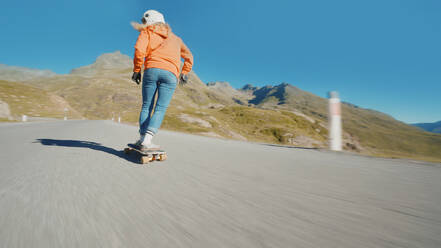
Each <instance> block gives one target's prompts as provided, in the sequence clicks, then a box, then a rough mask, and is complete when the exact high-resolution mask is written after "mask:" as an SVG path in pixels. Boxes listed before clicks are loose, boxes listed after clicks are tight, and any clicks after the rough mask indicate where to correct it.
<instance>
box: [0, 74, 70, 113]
mask: <svg viewBox="0 0 441 248" xmlns="http://www.w3.org/2000/svg"><path fill="white" fill-rule="evenodd" d="M0 99H1V100H2V101H4V102H6V103H7V104H8V105H9V109H10V111H11V115H12V116H14V117H15V118H19V117H20V116H21V115H28V116H36V117H49V118H63V117H64V107H62V106H60V105H58V104H57V103H56V102H54V101H53V98H51V95H50V94H48V93H47V92H46V91H45V90H42V89H38V88H35V87H31V86H29V85H25V84H22V83H17V82H8V81H0Z"/></svg>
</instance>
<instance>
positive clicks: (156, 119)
mask: <svg viewBox="0 0 441 248" xmlns="http://www.w3.org/2000/svg"><path fill="white" fill-rule="evenodd" d="M160 70H161V72H160V73H159V85H158V100H157V102H156V106H155V111H154V112H153V116H152V118H151V119H150V122H149V124H148V127H147V130H149V131H151V132H153V133H157V132H158V130H159V128H160V127H161V124H162V120H163V119H164V115H165V112H166V110H167V107H168V105H169V104H170V101H171V99H172V97H173V93H174V91H175V89H176V84H177V81H178V80H177V78H176V76H175V75H174V74H173V73H171V72H169V71H166V70H162V69H160Z"/></svg>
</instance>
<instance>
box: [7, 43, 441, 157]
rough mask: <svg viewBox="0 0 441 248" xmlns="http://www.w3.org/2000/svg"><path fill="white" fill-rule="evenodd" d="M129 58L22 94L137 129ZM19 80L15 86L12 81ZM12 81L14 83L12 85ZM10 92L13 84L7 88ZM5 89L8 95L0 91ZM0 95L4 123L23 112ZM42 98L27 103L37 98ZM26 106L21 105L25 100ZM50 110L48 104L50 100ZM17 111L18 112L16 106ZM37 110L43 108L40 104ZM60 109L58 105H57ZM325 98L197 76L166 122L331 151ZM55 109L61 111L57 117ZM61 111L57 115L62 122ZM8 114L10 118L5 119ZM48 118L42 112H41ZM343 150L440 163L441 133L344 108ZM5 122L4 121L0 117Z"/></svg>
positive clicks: (102, 59) (181, 91) (106, 59)
mask: <svg viewBox="0 0 441 248" xmlns="http://www.w3.org/2000/svg"><path fill="white" fill-rule="evenodd" d="M131 64H132V61H131V59H130V57H128V56H126V55H123V54H121V53H120V52H115V53H109V54H103V55H101V56H99V57H98V58H97V59H96V61H95V62H94V63H93V64H91V65H87V66H83V67H80V68H77V69H73V70H72V71H71V73H70V74H66V75H54V76H50V77H36V78H34V79H32V80H27V81H25V82H23V83H21V84H20V86H17V87H21V88H20V91H23V92H26V91H27V90H26V89H25V87H28V89H29V91H32V92H36V91H37V90H38V91H39V92H40V93H39V94H41V95H42V96H45V98H49V99H51V97H52V98H54V97H55V98H57V99H58V100H60V101H61V100H62V101H63V102H64V103H65V105H66V106H68V108H69V109H70V110H69V113H71V116H69V118H83V117H84V118H88V119H111V118H117V117H118V116H120V117H121V119H122V121H123V122H127V123H132V124H135V125H136V124H137V120H138V116H139V110H140V108H141V91H140V86H139V85H137V84H135V83H134V82H132V81H131V80H130V78H131V74H132V65H131ZM14 83H16V82H14ZM8 84H9V85H10V84H12V83H11V82H8ZM8 87H9V86H8ZM1 92H3V91H1ZM10 95H15V96H17V94H16V93H9V92H6V93H5V94H3V95H0V100H1V101H3V102H4V103H6V104H8V106H9V112H8V111H7V110H6V108H5V106H6V105H5V104H4V103H2V102H0V110H1V109H4V111H3V112H4V113H5V114H4V115H3V116H9V117H3V120H6V119H7V118H10V117H11V116H12V117H13V118H16V117H17V116H19V114H28V115H32V114H33V113H35V111H36V110H38V109H40V108H38V107H37V108H35V109H34V110H33V111H34V112H30V110H28V109H24V110H20V111H21V112H20V111H19V110H18V106H20V105H21V103H23V102H21V101H17V100H14V99H15V98H13V97H10ZM40 100H41V99H40V98H35V100H32V101H30V102H31V104H34V105H35V102H38V101H40ZM23 104H24V103H23ZM48 105H50V104H49V103H48ZM14 106H15V107H14ZM36 106H38V105H36ZM60 106H61V104H60ZM327 108H328V100H327V99H325V98H322V97H319V96H317V95H314V94H312V93H309V92H306V91H303V90H301V89H299V88H297V87H295V86H293V85H291V84H288V83H281V84H279V85H274V86H264V87H256V86H253V85H251V84H248V85H245V86H244V87H242V88H241V89H234V88H233V87H231V85H230V84H229V83H228V82H210V83H208V84H205V83H204V82H202V80H201V79H200V78H199V77H198V76H197V74H196V73H194V72H191V73H190V74H189V82H188V83H187V84H186V85H185V86H178V87H177V88H176V91H175V94H174V96H173V99H172V102H171V104H170V106H169V108H168V110H167V114H166V116H165V118H164V122H163V126H162V128H164V129H169V130H175V131H180V132H188V133H196V134H200V135H207V136H213V137H220V138H229V139H238V140H248V141H253V142H263V143H273V144H280V145H291V146H301V147H316V148H325V147H327V146H328V127H327V111H328V109H327ZM57 111H58V112H57ZM59 111H60V109H57V110H56V111H55V110H54V113H57V114H56V118H60V113H61V112H59ZM7 113H9V114H8V115H7ZM46 114H47V115H49V113H47V112H45V113H38V115H46ZM342 115H343V129H344V149H345V150H350V151H353V152H358V153H362V154H368V155H379V156H387V157H407V158H413V159H423V160H429V161H441V154H440V153H439V151H440V150H441V135H439V134H432V133H427V132H423V131H421V130H420V129H419V128H417V127H414V126H410V125H407V124H405V123H402V122H400V121H397V120H395V119H393V118H392V117H390V116H388V115H386V114H383V113H380V112H378V111H374V110H369V109H364V108H361V107H357V106H355V105H352V104H350V103H343V104H342ZM0 118H1V117H0Z"/></svg>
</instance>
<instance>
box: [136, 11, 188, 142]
mask: <svg viewBox="0 0 441 248" xmlns="http://www.w3.org/2000/svg"><path fill="white" fill-rule="evenodd" d="M132 26H133V27H134V28H135V29H136V30H138V31H139V32H140V33H139V36H138V40H137V41H136V45H135V56H134V58H133V65H134V68H133V76H132V80H133V81H135V82H136V83H137V84H139V83H140V82H141V67H142V65H143V64H144V76H143V79H142V109H141V113H140V115H139V134H140V137H139V139H138V141H136V143H135V144H136V145H138V146H140V148H141V149H144V150H152V149H159V146H158V145H155V144H153V142H152V139H153V136H154V135H155V134H156V133H157V132H158V130H159V127H160V126H161V123H162V120H163V118H164V115H165V112H166V110H167V107H168V105H169V103H170V100H171V98H172V96H173V92H174V90H175V88H176V84H177V81H178V78H179V80H180V83H186V81H187V74H188V73H189V72H190V71H191V68H192V66H193V55H192V54H191V52H190V50H189V49H188V48H187V46H186V45H185V44H184V42H182V40H181V38H179V37H178V36H176V35H175V34H174V33H173V32H172V31H171V28H170V26H169V25H168V24H166V23H165V21H164V16H163V15H162V14H161V13H159V12H158V11H156V10H148V11H146V12H145V13H144V16H143V17H142V24H139V23H133V22H132ZM181 58H183V59H184V65H183V67H182V71H181V72H180V66H181ZM156 92H158V100H157V102H156V106H155V108H154V111H153V105H154V100H155V93H156ZM152 112H153V115H152Z"/></svg>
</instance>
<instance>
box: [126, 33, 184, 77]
mask: <svg viewBox="0 0 441 248" xmlns="http://www.w3.org/2000/svg"><path fill="white" fill-rule="evenodd" d="M134 27H135V26H134ZM135 28H136V29H138V30H139V31H140V33H139V36H138V40H137V41H136V45H135V56H134V58H133V65H134V68H133V71H134V72H140V71H141V68H142V64H143V63H144V69H147V68H160V69H164V70H167V71H170V72H172V73H173V74H175V76H176V78H179V68H180V66H181V57H182V58H183V59H184V66H183V67H182V74H187V73H189V72H190V71H191V68H192V66H193V55H192V54H191V52H190V50H189V49H188V48H187V46H186V45H185V44H184V42H183V41H182V40H181V38H179V37H178V36H177V35H175V34H174V33H173V32H172V31H171V30H170V27H169V26H168V25H150V26H147V27H144V26H142V27H139V26H138V27H135Z"/></svg>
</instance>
